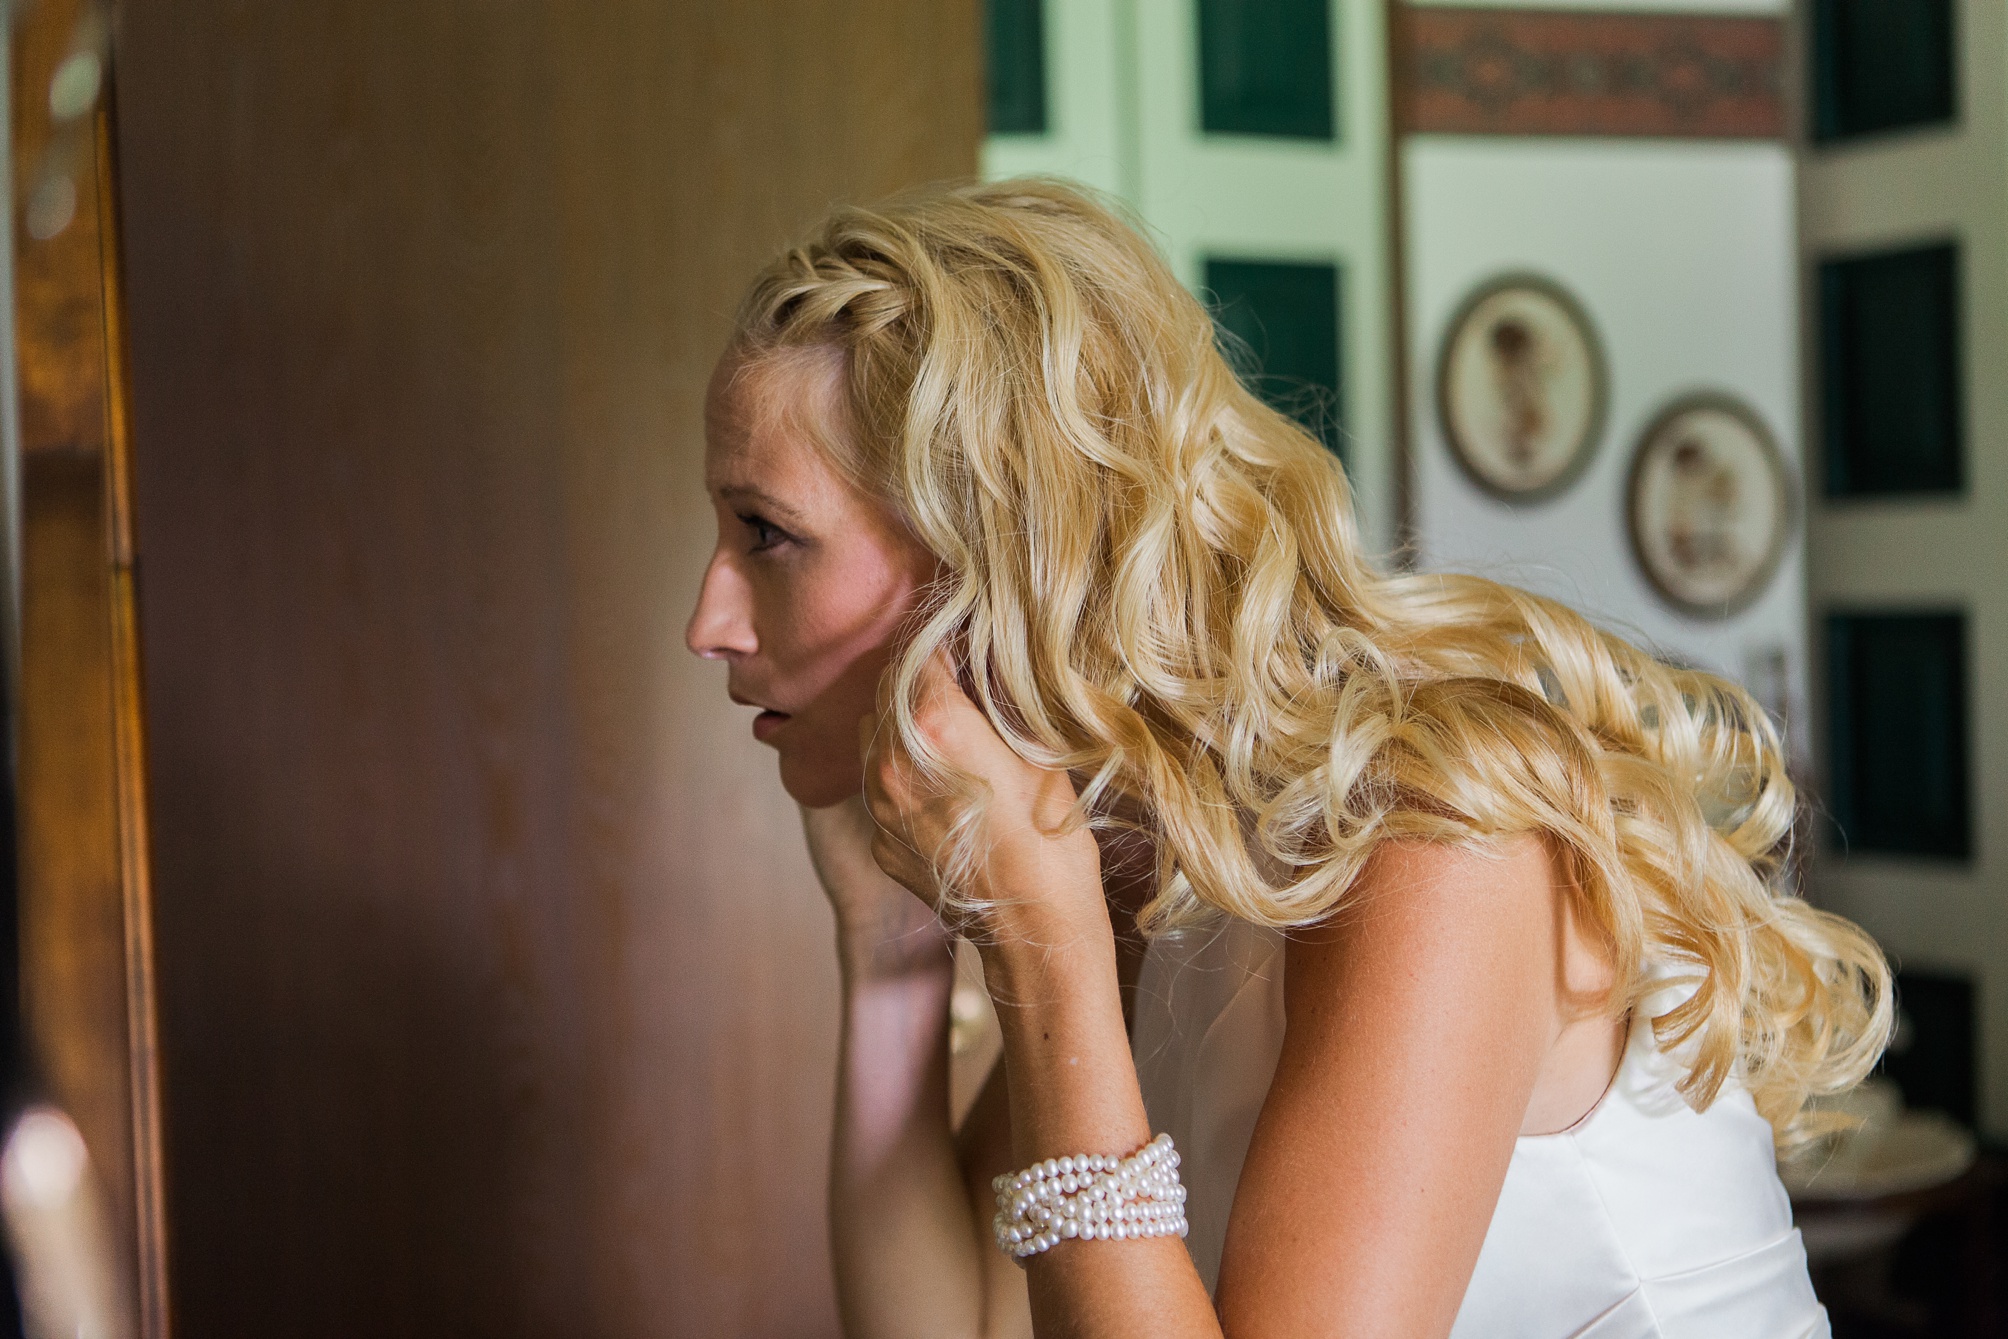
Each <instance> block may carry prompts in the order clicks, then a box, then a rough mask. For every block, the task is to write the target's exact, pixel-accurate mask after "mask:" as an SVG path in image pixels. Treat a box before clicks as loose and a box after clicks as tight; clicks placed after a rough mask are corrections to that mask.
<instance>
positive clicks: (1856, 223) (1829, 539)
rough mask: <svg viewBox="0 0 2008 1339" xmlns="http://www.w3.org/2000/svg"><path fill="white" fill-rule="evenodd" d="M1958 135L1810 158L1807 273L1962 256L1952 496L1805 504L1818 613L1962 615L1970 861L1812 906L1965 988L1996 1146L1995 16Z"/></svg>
mask: <svg viewBox="0 0 2008 1339" xmlns="http://www.w3.org/2000/svg"><path fill="white" fill-rule="evenodd" d="M1954 25H1955V30H1956V31H1957V32H1958V34H1959V40H1960V67H1959V71H1958V86H1959V98H1960V102H1961V106H1960V109H1959V121H1958V124H1956V125H1954V126H1952V127H1949V128H1944V129H1931V130H1922V131H1915V132H1911V133H1907V134H1897V135H1885V136H1880V137H1877V138H1875V139H1870V140H1863V141H1860V142H1858V143H1855V144H1851V145H1847V146H1844V147H1837V148H1815V149H1812V150H1811V151H1809V152H1808V153H1807V154H1806V156H1805V158H1804V160H1803V165H1802V171H1801V191H1802V194H1801V213H1802V218H1803V227H1804V242H1805V247H1806V250H1807V252H1808V261H1809V263H1810V262H1811V261H1813V260H1816V259H1817V258H1818V257H1820V256H1822V255H1827V254H1832V253H1835V252H1843V253H1845V252H1848V251H1854V250H1870V249H1874V248H1877V247H1881V246H1886V245H1888V246H1893V245H1899V244H1901V243H1904V242H1907V241H1913V240H1919V239H1928V240H1941V239H1944V238H1946V237H1952V236H1956V237H1958V239H1959V242H1960V258H1961V268H1962V275H1961V279H1962V286H1963V288H1964V294H1963V298H1964V304H1963V305H1964V313H1963V315H1964V321H1963V326H1962V334H1963V335H1964V338H1965V355H1966V375H1965V386H1964V389H1965V393H1966V429H1967V433H1966V478H1967V484H1966V490H1965V493H1964V494H1963V495H1962V496H1959V497H1955V498H1930V499H1911V500H1901V499H1899V500H1890V501H1879V500H1868V499H1863V500H1856V501H1847V502H1842V503H1839V504H1829V503H1826V502H1824V501H1822V500H1821V499H1818V498H1815V499H1814V500H1813V505H1812V508H1811V512H1810V515H1809V527H1808V531H1809V539H1810V556H1811V565H1810V573H1811V584H1812V596H1813V607H1814V612H1815V613H1816V614H1818V613H1820V612H1822V611H1824V610H1825V609H1827V608H1828V607H1831V606H1835V605H1847V604H1856V605H1876V606H1880V607H1898V608H1900V607H1903V606H1906V605H1913V606H1914V605H1930V606H1938V607H1944V606H1946V605H1955V606H1959V607H1963V608H1964V609H1965V610H1966V611H1967V619H1968V622H1967V634H1968V637H1969V644H1968V647H1967V656H1968V670H1969V674H1970V678H1969V681H1968V684H1967V692H1968V705H1969V708H1970V713H1971V714H1970V719H1969V728H1970V730H1971V732H1972V738H1971V745H1970V748H1971V765H1972V767H1973V780H1974V785H1975V790H1976V794H1975V812H1974V819H1975V824H1974V858H1973V860H1972V861H1971V862H1969V863H1955V862H1949V861H1929V860H1915V859H1901V858H1896V857H1888V856H1862V855H1856V856H1851V857H1848V858H1846V859H1840V858H1837V857H1836V856H1835V855H1834V854H1833V853H1832V852H1828V853H1826V854H1825V856H1824V858H1823V859H1821V860H1820V862H1819V863H1818V865H1817V866H1816V869H1815V879H1816V882H1815V891H1816V892H1817V893H1818V894H1819V895H1820V897H1821V898H1822V900H1823V901H1825V902H1826V903H1827V904H1828V905H1831V906H1832V907H1833V908H1834V909H1835V910H1837V911H1840V912H1841V913H1843V914H1844V915H1847V916H1851V917H1853V918H1854V919H1856V920H1858V921H1860V922H1861V923H1862V924H1863V925H1864V926H1866V927H1867V928H1868V929H1869V931H1870V932H1872V933H1873V934H1874V935H1875V936H1876V938H1877V939H1879V940H1881V941H1882V943H1883V945H1884V947H1885V948H1887V949H1888V950H1889V951H1890V952H1891V953H1892V954H1893V955H1894V956H1896V957H1897V958H1899V959H1901V960H1902V961H1904V962H1906V963H1909V964H1911V965H1913V966H1918V967H1938V968H1950V969H1954V970H1958V971H1965V972H1971V973H1972V974H1973V975H1974V976H1975V977H1976V979H1977V980H1978V982H1979V986H1980V992H1979V994H1980V1006H1979V1007H1980V1020H1979V1021H1980V1049H1981V1073H1980V1079H1981V1092H1980V1098H1981V1124H1982V1126H1983V1127H1984V1128H1985V1129H1986V1130H1987V1132H1988V1133H1990V1134H1992V1135H1994V1136H1995V1137H1996V1138H2003V1137H2008V7H2004V5H2003V4H2002V2H2001V0H1962V3H1961V4H1960V6H1959V8H1958V10H1957V12H1956V15H1955V19H1954Z"/></svg>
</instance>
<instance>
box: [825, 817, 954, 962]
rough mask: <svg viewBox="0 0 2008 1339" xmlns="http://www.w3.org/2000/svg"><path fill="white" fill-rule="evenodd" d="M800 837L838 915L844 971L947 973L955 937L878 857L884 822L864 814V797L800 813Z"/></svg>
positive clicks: (838, 936)
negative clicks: (875, 850) (882, 866)
mask: <svg viewBox="0 0 2008 1339" xmlns="http://www.w3.org/2000/svg"><path fill="white" fill-rule="evenodd" d="M802 835H803V836H804V837H806V838H807V839H808V845H809V862H810V864H812V865H814V866H815V870H816V877H817V879H818V880H820V881H821V883H822V885H823V892H824V893H825V894H827V895H828V897H829V899H830V906H831V908H832V909H833V910H834V911H835V912H836V915H837V943H838V948H839V950H840V953H841V956H842V958H843V965H844V970H845V971H846V972H848V973H852V974H853V975H865V976H873V977H882V976H888V975H900V974H903V973H906V972H911V971H915V970H938V971H946V970H947V969H948V966H949V962H950V959H949V956H948V939H949V935H948V931H947V929H946V928H945V927H944V926H943V925H942V924H941V921H940V918H939V917H937V916H936V915H935V914H934V912H933V910H932V909H931V908H929V906H928V905H927V904H926V903H925V902H922V901H921V900H920V899H918V898H916V897H915V896H914V895H913V894H912V893H910V892H908V891H907V890H906V889H905V888H903V887H901V886H900V885H899V884H897V883H895V882H894V881H893V880H892V879H890V878H888V877H887V876H886V873H885V871H884V870H882V869H880V868H879V867H878V864H877V862H876V861H874V860H873V859H872V841H873V838H874V837H876V836H877V835H878V825H877V824H876V823H874V822H873V821H872V816H871V815H870V814H869V813H867V812H866V811H865V802H864V797H863V796H861V795H858V796H853V797H852V798H850V799H848V800H845V801H844V802H843V803H841V804H834V805H831V806H830V807H828V808H826V809H804V810H802Z"/></svg>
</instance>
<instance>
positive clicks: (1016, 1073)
mask: <svg viewBox="0 0 2008 1339" xmlns="http://www.w3.org/2000/svg"><path fill="white" fill-rule="evenodd" d="M984 966H985V972H986V975H987V976H988V978H989V981H990V988H991V994H992V997H993V998H994V999H995V1000H996V1002H997V1006H998V1009H997V1015H998V1022H999V1025H1000V1026H1001V1027H1002V1029H1003V1033H1004V1058H1005V1064H1006V1065H1007V1066H1008V1068H1009V1072H1010V1075H1011V1120H1012V1128H1013V1130H1014V1132H1015V1135H1016V1138H1015V1142H1016V1145H1017V1156H1018V1158H1019V1163H1020V1165H1021V1166H1023V1165H1029V1164H1031V1163H1034V1162H1040V1161H1043V1160H1045V1159H1047V1158H1057V1157H1065V1156H1068V1155H1073V1154H1083V1153H1101V1154H1128V1153H1132V1152H1134V1151H1135V1150H1136V1149H1138V1148H1139V1147H1141V1146H1142V1145H1143V1144H1144V1143H1145V1142H1146V1141H1148V1140H1149V1138H1150V1137H1151V1130H1150V1123H1149V1117H1148V1116H1147V1115H1146V1114H1145V1111H1144V1105H1143V1095H1142V1092H1141V1090H1140V1088H1139V1086H1138V1084H1137V1078H1136V1069H1135V1065H1134V1063H1133V1062H1132V1060H1131V1057H1130V1050H1129V1037H1128V1033H1127V1029H1126V1028H1125V1026H1124V1023H1123V1014H1122V999H1121V993H1120V987H1119V985H1118V978H1117V968H1116V956H1115V948H1114V943H1113V939H1112V936H1111V935H1110V934H1109V932H1108V929H1107V926H1106V924H1103V925H1100V926H1095V925H1085V926H1082V927H1081V928H1080V929H1079V930H1078V931H1070V930H1068V929H1065V928H1061V927H1058V926H1052V925H1048V926H1043V927H1040V928H1039V929H1038V930H1036V931H1026V930H1020V931H1018V932H1015V933H1012V934H1009V935H1006V936H1004V937H1001V938H1000V939H999V940H998V941H997V942H995V943H993V945H992V946H991V947H989V948H987V949H986V950H985V952H984ZM1027 1281H1028V1283H1029V1285H1030V1293H1031V1302H1032V1318H1033V1324H1034V1328H1035V1332H1036V1333H1037V1334H1038V1336H1039V1339H1058V1337H1059V1336H1070V1337H1071V1336H1081V1339H1130V1337H1131V1336H1135V1337H1136V1339H1145V1337H1146V1336H1149V1337H1150V1339H1165V1337H1168V1336H1176V1337H1179V1339H1184V1337H1186V1336H1192V1337H1193V1339H1200V1337H1206V1339H1219V1335H1220V1329H1219V1325H1218V1322H1217V1321H1216V1320H1215V1317H1214V1313H1213V1306H1212V1303H1211V1301H1210V1300H1209V1299H1208V1298H1207V1295H1206V1289H1205V1286H1204V1285H1203V1284H1202V1283H1201V1282H1200V1279H1199V1275H1198V1273H1197V1272H1196V1271H1195V1270H1194V1269H1193V1267H1192V1261H1191V1259H1190V1257H1188V1256H1187V1255H1186V1252H1185V1244H1184V1243H1183V1242H1182V1241H1180V1240H1179V1239H1178V1238H1176V1237H1157V1238H1145V1239H1141V1240H1138V1239H1131V1240H1118V1241H1092V1242H1087V1241H1063V1242H1061V1243H1060V1244H1059V1245H1057V1246H1055V1247H1053V1248H1052V1249H1051V1250H1049V1251H1046V1252H1044V1253H1043V1254H1040V1255H1037V1256H1034V1257H1032V1259H1031V1261H1030V1264H1029V1267H1028V1270H1027Z"/></svg>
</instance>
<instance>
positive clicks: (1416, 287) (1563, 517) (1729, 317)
mask: <svg viewBox="0 0 2008 1339" xmlns="http://www.w3.org/2000/svg"><path fill="white" fill-rule="evenodd" d="M1402 172H1403V186H1404V195H1403V206H1404V211H1405V228H1406V241H1405V249H1406V252H1407V258H1408V284H1409V287H1408V295H1407V296H1408V329H1409V336H1410V341H1411V343H1410V349H1409V357H1410V367H1411V369H1412V370H1411V374H1410V388H1411V396H1410V398H1411V409H1410V412H1411V415H1412V419H1411V424H1412V426H1411V433H1412V441H1413V442H1414V444H1415V460H1414V479H1415V505H1416V511H1415V520H1416V529H1417V539H1418V542H1419V547H1420V554H1419V557H1420V565H1421V566H1422V567H1423V568H1424V569H1425V570H1454V571H1469V572H1480V573H1483V574H1485V575H1488V576H1493V577H1497V578H1500V579H1502V580H1506V581H1510V582H1512V583H1514V584H1516V585H1521V586H1526V587H1528V588H1530V589H1532V590H1535V591H1538V592H1540V593H1542V594H1546V595H1551V596H1554V597H1556V598H1559V599H1562V600H1565V601H1567V602H1568V603H1570V604H1572V605H1574V606H1576V607H1577V608H1579V609H1581V610H1583V611H1584V612H1585V613H1588V614H1590V615H1591V616H1592V617H1594V618H1596V619H1597V620H1598V621H1600V622H1602V623H1603V624H1605V625H1606V626H1608V627H1612V628H1615V629H1617V630H1620V631H1623V632H1627V633H1629V634H1631V635H1634V636H1637V637H1642V638H1643V639H1644V640H1645V641H1647V642H1648V643H1650V644H1652V645H1654V646H1657V647H1660V648H1663V649H1665V650H1667V651H1670V652H1672V653H1674V654H1676V655H1678V656H1680V657H1682V658H1684V659H1687V660H1689V661H1691V662H1694V663H1698V664H1702V665H1705V666H1707V667H1709V668H1711V669H1714V670H1716V671H1718V672H1721V673H1724V674H1727V675H1729V676H1731V677H1734V678H1739V679H1740V678H1743V677H1745V674H1746V670H1747V668H1748V667H1750V666H1751V665H1753V664H1754V663H1755V662H1756V661H1757V659H1758V658H1759V657H1763V656H1765V655H1767V654H1770V653H1773V652H1775V651H1778V650H1783V651H1784V652H1785V655H1786V665H1787V670H1788V679H1789V683H1790V689H1789V693H1790V701H1789V703H1788V704H1778V703H1771V704H1767V705H1773V706H1774V707H1775V706H1778V705H1787V706H1788V708H1789V710H1788V715H1789V716H1790V717H1791V718H1792V719H1793V720H1795V721H1797V720H1803V718H1804V713H1805V698H1806V690H1805V683H1806V675H1805V665H1806V636H1805V617H1806V615H1805V611H1806V604H1805V594H1804V586H1805V576H1804V564H1803V546H1802V544H1801V543H1800V542H1799V536H1798V534H1797V532H1796V531H1795V533H1794V537H1793V542H1792V544H1791V546H1790V548H1789V550H1788V552H1787V555H1786V558H1785V561H1784V562H1783V564H1782V565H1781V566H1780V568H1779V570H1778V572H1777V574H1776V575H1775V576H1774V577H1773V578H1772V580H1771V584H1770V586H1769V587H1768V588H1767V589H1766V590H1765V592H1764V593H1763V595H1762V596H1761V597H1760V598H1759V599H1758V600H1757V601H1756V602H1755V603H1753V604H1752V605H1751V606H1750V607H1749V608H1747V609H1745V610H1744V611H1743V612H1742V613H1740V614H1738V615H1736V616H1734V617H1732V618H1729V619H1725V620H1720V621H1705V620H1700V619H1696V618H1692V617H1689V616H1687V615H1683V614H1680V613H1676V612H1675V611H1674V610H1672V609H1671V608H1670V607H1668V606H1667V605H1666V604H1665V603H1664V602H1662V601H1661V600H1660V599H1659V598H1658V597H1657V596H1656V595H1655V594H1654V593H1653V591H1652V589H1651V587H1650V586H1649V585H1648V584H1647V582H1646V580H1645V578H1644V577H1643V576H1642V575H1641V574H1640V572H1639V570H1638V567H1637V564H1636V563H1635V562H1634V561H1633V558H1632V555H1631V548H1630V541H1629V540H1628V538H1627V536H1626V532H1625V521H1624V515H1625V499H1624V488H1625V480H1626V474H1627V471H1628V469H1629V467H1630V463H1631V452H1632V448H1633V446H1634V444H1635V443H1636V442H1637V439H1638V435H1639V433H1640V432H1641V431H1642V430H1643V429H1644V428H1645V426H1646V425H1647V423H1648V421H1649V420H1650V419H1651V418H1652V417H1653V415H1654V414H1655V413H1656V412H1657V411H1658V410H1659V409H1660V408H1661V407H1663V406H1664V405H1665V404H1666V403H1667V402H1668V401H1669V400H1670V399H1672V398H1673V397H1675V396H1676V395H1680V394H1682V393H1684V392H1688V391H1697V390H1712V391H1722V392H1727V393H1729V394H1732V395H1735V396H1736V397H1738V398H1740V399H1742V400H1744V401H1745V402H1747V403H1748V404H1749V405H1750V406H1751V407H1752V408H1754V409H1755V410H1756V411H1757V414H1758V415H1759V417H1761V418H1762V419H1763V420H1764V422H1765V423H1766V424H1767V425H1768V426H1769V427H1770V429H1771V431H1772V432H1773V434H1774V435H1775V436H1776V437H1777V439H1778V441H1779V444H1780V446H1781V447H1782V448H1783V449H1784V452H1785V454H1786V457H1787V459H1788V462H1789V463H1790V465H1791V468H1792V470H1793V471H1794V472H1795V473H1796V472H1797V471H1798V470H1799V469H1800V465H1799V461H1800V459H1801V452H1800V414H1799V405H1800V391H1799V368H1798V358H1797V349H1798V286H1797V277H1796V276H1797V258H1796V242H1795V228H1794V223H1793V171H1792V160H1791V156H1790V154H1789V152H1788V151H1787V150H1786V149H1785V148H1784V147H1783V146H1782V145H1778V144H1752V143H1727V142H1717V141H1688V142H1670V141H1651V140H1618V139H1606V140H1579V139H1536V138H1511V139H1509V138H1494V137H1484V138H1479V137H1471V138H1464V137H1449V136H1416V137H1413V138H1411V139H1409V140H1408V141H1407V142H1406V143H1405V144H1404V146H1403V151H1402ZM1505 270H1532V271H1535V272H1538V273H1541V274H1545V275H1547V276H1549V277H1551V278H1553V279H1555V280H1556V281H1558V282H1560V283H1561V284H1562V285H1563V286H1564V287H1566V288H1567V289H1568V290H1569V291H1570V292H1572V293H1573V294H1575V296H1576V297H1577V298H1578V299H1579V300H1580V301H1581V302H1582V303H1583V305H1584V306H1585V307H1586V308H1587V309H1588V311H1589V313H1590V316H1591V318H1592V320H1593V321H1594V322H1595V324H1596V326H1597V329H1598V332H1599V334H1600V335H1601V336H1602V340H1603V345H1604V352H1605V356H1606V359H1607V361H1608V365H1609V368H1610V401H1609V404H1610V411H1609V414H1608V416H1607V417H1606V420H1605V426H1604V431H1603V436H1602V439H1601V441H1600V442H1599V443H1598V444H1597V447H1596V455H1595V457H1594V459H1593V460H1592V462H1591V464H1590V467H1589V469H1588V470H1587V471H1586V472H1585V473H1584V475H1583V476H1582V478H1581V479H1579V480H1578V481H1577V483H1576V484H1575V485H1574V486H1573V487H1572V488H1570V489H1569V490H1568V491H1567V492H1565V493H1563V494H1562V495H1561V496H1559V497H1557V498H1554V499H1551V500H1549V501H1547V502H1541V503H1536V504H1533V505H1531V506H1524V507H1515V506H1511V505H1508V504H1506V503H1503V502H1500V501H1497V500H1495V499H1493V498H1491V497H1489V496H1487V495H1486V494H1484V493H1482V492H1480V491H1479V490H1478V488H1477V487H1476V486H1474V485H1473V484H1472V483H1471V482H1470V481H1469V480H1467V479H1466V478H1465V477H1464V475H1463V474H1462V473H1461V472H1460V471H1459V470H1458V468H1457V465H1456V462H1455V461H1454V460H1453V459H1452V457H1451V455H1450V448H1449V446H1448V445H1447V444H1446V443H1445V441H1444V438H1443V433H1442V429H1441V425H1440V424H1439V422H1438V420H1437V414H1436V409H1435V401H1434V394H1433V390H1434V378H1435V369H1436V362H1437V351H1438V349H1439V348H1440V347H1441V344H1442V340H1443V337H1444V333H1445V329H1446V327H1447V324H1448V322H1449V320H1450V318H1451V315H1452V314H1453V312H1454V311H1455V309H1456V307H1457V305H1458V304H1459V303H1460V302H1461V301H1462V300H1463V299H1464V297H1465V295H1466V294H1467V293H1469V292H1470V290H1471V289H1472V288H1473V287H1474V286H1475V285H1477V284H1478V283H1480V282H1482V281H1483V280H1485V279H1487V278H1488V277H1490V276H1492V275H1495V274H1497V273H1499V272H1501V271H1505ZM1758 686H1759V685H1756V684H1753V685H1752V687H1753V688H1754V687H1758ZM1767 695H1768V696H1775V694H1767ZM1803 734H1804V732H1803V731H1797V732H1795V744H1796V742H1797V739H1798V738H1800V737H1802V736H1803Z"/></svg>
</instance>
